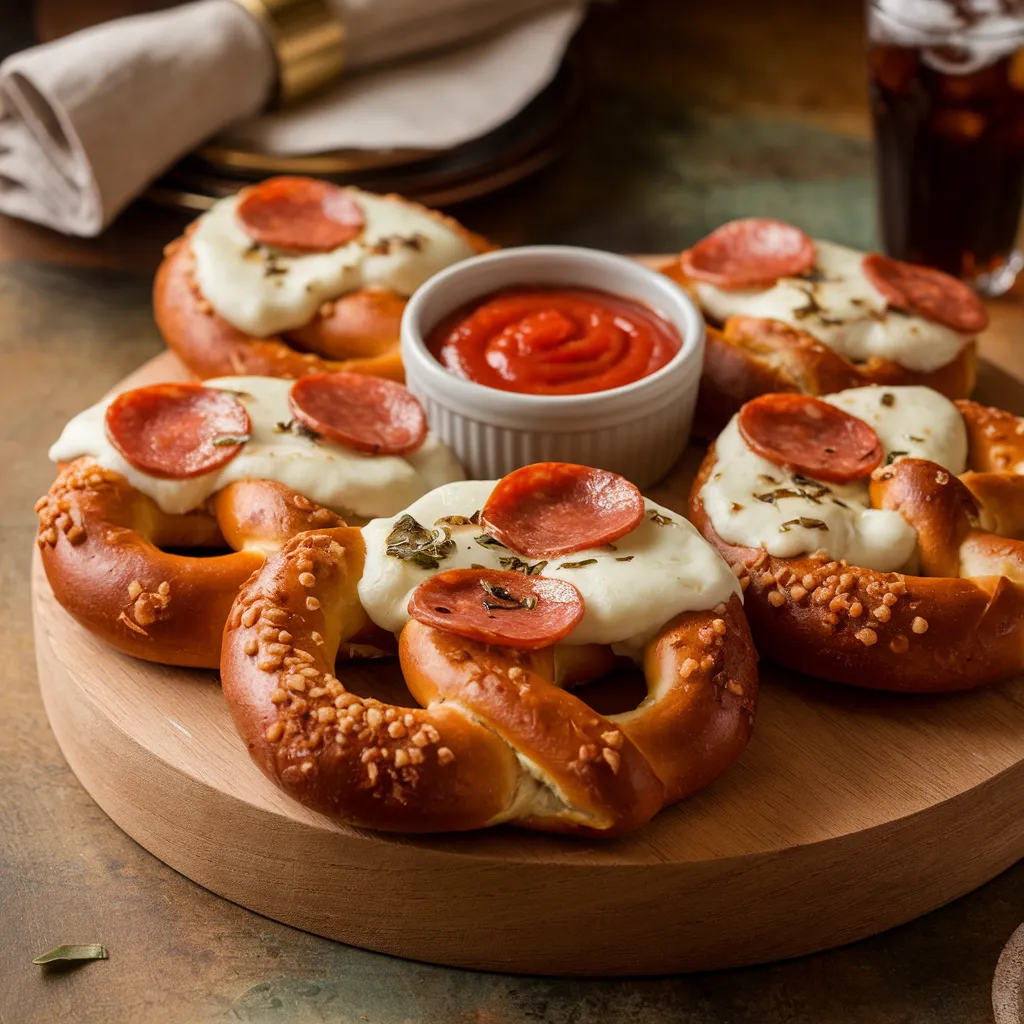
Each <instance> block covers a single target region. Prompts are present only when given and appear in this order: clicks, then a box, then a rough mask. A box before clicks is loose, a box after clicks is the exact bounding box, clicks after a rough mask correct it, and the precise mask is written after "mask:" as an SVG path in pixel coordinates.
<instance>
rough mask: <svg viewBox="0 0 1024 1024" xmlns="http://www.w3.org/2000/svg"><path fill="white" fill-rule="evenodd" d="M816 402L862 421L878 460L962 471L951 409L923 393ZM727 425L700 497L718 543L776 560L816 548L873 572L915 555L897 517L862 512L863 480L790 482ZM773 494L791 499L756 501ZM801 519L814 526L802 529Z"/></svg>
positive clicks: (862, 391)
mask: <svg viewBox="0 0 1024 1024" xmlns="http://www.w3.org/2000/svg"><path fill="white" fill-rule="evenodd" d="M886 396H889V397H888V398H887V397H886ZM824 399H825V401H826V402H831V403H832V405H836V406H838V407H839V408H840V409H845V410H846V411H847V412H849V413H852V414H853V415H854V416H857V417H859V418H860V419H862V420H864V421H865V422H867V423H870V424H871V426H872V427H873V428H874V429H875V431H876V433H877V434H878V437H879V439H880V440H881V442H882V448H883V450H884V452H885V456H886V458H891V459H894V460H895V459H899V458H904V457H907V456H909V457H913V458H920V459H929V460H931V461H932V462H936V463H938V464H939V465H940V466H942V467H944V468H945V469H947V470H949V472H951V473H953V474H959V473H962V472H963V471H964V469H965V468H966V464H967V429H966V427H965V426H964V421H963V417H961V415H960V413H959V412H958V411H957V408H956V406H955V405H953V403H952V402H950V401H949V400H948V399H947V398H943V396H942V395H940V394H939V393H938V392H936V391H932V390H931V389H930V388H922V387H892V388H887V387H868V388H851V389H849V390H848V391H840V392H839V393H838V394H835V395H826V396H824ZM890 400H891V401H890ZM736 419H737V418H736V417H735V416H734V417H733V418H732V420H731V421H730V422H729V425H728V426H727V427H726V428H725V430H723V431H722V433H721V434H720V435H719V437H718V439H717V440H716V441H715V454H716V455H717V457H718V465H717V466H716V468H715V470H714V472H713V473H712V474H711V477H710V478H709V479H708V481H707V482H706V483H705V484H704V486H703V488H702V489H701V492H700V496H701V500H702V501H703V502H704V508H705V510H706V512H707V514H708V516H709V518H710V519H711V524H712V526H714V528H715V532H716V533H717V534H718V535H719V536H720V537H721V538H722V539H723V540H725V541H728V542H729V543H730V544H744V545H748V546H750V547H755V548H756V547H761V546H763V547H764V548H765V550H766V551H768V553H769V554H771V555H775V556H776V557H778V558H793V557H795V556H797V555H803V554H808V553H809V552H812V551H818V550H823V551H827V552H828V554H829V556H830V557H831V558H837V559H838V558H845V559H846V560H847V561H849V562H850V563H851V564H853V565H861V566H865V567H866V568H869V569H877V570H879V571H881V572H890V571H893V570H895V569H899V568H900V567H901V566H904V565H905V564H906V563H907V562H908V561H909V560H910V559H911V557H912V556H913V554H914V551H915V549H916V547H917V533H916V531H915V530H914V528H913V527H912V526H910V524H909V523H907V522H906V521H905V520H904V519H903V517H902V516H901V515H900V514H899V513H898V512H893V511H886V510H883V509H873V508H871V507H870V498H869V495H868V480H866V479H865V480H857V481H853V482H851V483H845V484H817V483H814V482H811V483H808V482H807V481H805V480H794V477H793V474H791V473H788V472H786V471H785V470H783V469H780V468H779V467H778V466H776V465H775V464H774V463H772V462H769V461H768V460H767V459H763V458H762V457H761V456H760V455H757V454H755V453H754V452H753V451H751V450H750V448H749V447H747V443H746V441H744V440H743V437H742V436H741V434H740V432H739V428H738V427H737V425H736ZM822 488H827V491H825V492H822ZM780 490H784V491H788V492H794V491H795V492H800V493H799V494H798V495H796V496H784V495H779V494H776V496H775V499H774V501H765V500H761V499H760V498H758V495H771V494H773V492H778V491H780ZM808 495H810V496H808ZM801 517H803V518H804V519H805V520H813V521H815V522H816V523H820V524H823V525H822V526H817V525H815V526H807V525H801V524H800V523H799V522H798V520H799V519H800V518H801Z"/></svg>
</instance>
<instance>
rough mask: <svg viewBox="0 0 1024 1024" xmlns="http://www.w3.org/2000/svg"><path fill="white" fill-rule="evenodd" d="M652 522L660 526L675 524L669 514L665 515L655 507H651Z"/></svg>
mask: <svg viewBox="0 0 1024 1024" xmlns="http://www.w3.org/2000/svg"><path fill="white" fill-rule="evenodd" d="M650 519H651V522H652V523H656V524H657V525H658V526H672V525H674V524H673V522H672V520H671V519H670V518H669V517H668V516H663V515H662V514H661V513H660V512H658V511H656V510H655V509H653V508H652V509H651V516H650Z"/></svg>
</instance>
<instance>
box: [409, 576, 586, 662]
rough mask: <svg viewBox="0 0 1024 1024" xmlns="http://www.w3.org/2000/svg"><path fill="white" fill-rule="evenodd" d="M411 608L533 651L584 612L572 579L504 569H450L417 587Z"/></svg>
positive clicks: (457, 630)
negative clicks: (559, 578)
mask: <svg viewBox="0 0 1024 1024" xmlns="http://www.w3.org/2000/svg"><path fill="white" fill-rule="evenodd" d="M409 614H410V615H411V616H412V617H413V618H414V619H417V620H418V621H419V622H422V623H425V624H426V625H428V626H433V627H434V628H435V629H443V630H446V631H447V632H449V633H454V634H455V635H456V636H462V637H465V638H466V639H467V640H478V641H480V642H481V643H485V644H494V645H496V646H499V647H518V648H520V649H521V650H527V651H532V650H536V649H537V648H538V647H548V646H549V645H551V644H553V643H557V642H558V641H559V640H562V639H564V638H565V637H567V636H568V635H569V634H570V633H571V632H572V631H573V629H574V628H575V626H576V623H577V622H579V621H580V619H581V618H583V597H582V595H581V594H580V592H579V591H578V590H577V589H576V588H575V587H574V586H573V585H572V584H571V583H570V582H569V581H568V580H555V579H550V578H549V577H547V576H524V575H523V574H522V573H520V572H505V571H504V570H501V569H449V570H448V571H447V572H439V573H438V574H437V575H436V576H431V577H430V579H428V580H425V581H424V582H423V583H421V584H420V585H419V586H418V587H417V588H416V589H415V590H414V591H413V592H412V597H410V598H409Z"/></svg>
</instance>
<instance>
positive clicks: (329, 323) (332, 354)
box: [153, 178, 495, 382]
mask: <svg viewBox="0 0 1024 1024" xmlns="http://www.w3.org/2000/svg"><path fill="white" fill-rule="evenodd" d="M280 183H292V187H295V188H299V187H301V188H302V189H309V188H311V187H313V186H326V184H327V183H324V182H316V181H314V180H313V179H301V178H285V179H280V178H277V179H270V180H268V181H265V182H262V183H261V184H260V185H258V186H254V187H252V188H250V189H246V190H244V191H243V193H242V201H241V203H240V204H239V208H240V209H242V208H243V207H244V205H245V204H246V202H247V201H248V200H249V199H251V197H253V196H254V195H256V194H257V193H260V194H262V192H265V191H266V190H267V189H272V188H274V187H275V186H277V185H279V184H280ZM295 183H297V184H295ZM330 188H332V189H334V190H335V191H336V192H339V193H341V195H342V197H344V196H346V195H347V193H346V192H345V191H344V190H342V189H338V188H337V187H336V186H330ZM385 198H386V199H387V200H388V201H389V202H393V203H402V204H406V205H408V206H410V207H414V208H416V209H417V210H420V211H423V212H426V213H428V214H429V215H430V216H431V217H433V218H435V219H437V220H438V221H440V222H442V223H444V224H445V225H446V226H447V227H449V228H450V229H451V230H452V231H454V232H456V233H457V234H458V235H460V236H461V237H462V238H463V239H464V240H465V242H466V243H467V244H468V245H469V246H470V247H471V248H472V249H473V250H474V252H477V253H483V252H488V251H490V250H491V249H494V248H495V246H493V245H492V244H491V243H489V242H487V241H486V240H485V239H483V238H482V237H481V236H480V235H477V234H474V233H473V232H471V231H468V230H467V229H466V228H464V227H462V226H461V225H460V224H459V223H458V222H457V221H455V220H453V219H451V218H449V217H445V216H444V215H443V214H440V213H437V212H436V211H434V210H429V209H427V208H426V207H421V206H420V205H419V204H416V203H410V202H409V201H408V200H406V199H403V198H402V197H400V196H386V197H385ZM309 218H310V212H309V209H308V208H307V207H303V206H297V207H295V208H293V209H290V210H289V209H287V208H286V209H284V210H281V211H279V212H278V213H277V214H276V218H275V219H274V220H273V221H272V222H268V224H267V225H266V228H265V231H264V232H263V233H259V234H258V235H257V237H259V238H262V239H263V240H264V242H266V243H267V244H275V243H277V244H281V245H282V246H283V247H285V248H287V247H288V246H289V245H291V246H293V247H294V245H295V242H296V238H301V237H303V235H304V234H305V236H306V237H308V238H309V239H310V241H311V242H316V241H317V239H318V235H317V230H318V228H319V229H322V228H323V218H320V221H319V222H318V221H315V220H314V221H312V222H310V219H309ZM194 230H195V224H193V225H191V226H190V227H189V228H188V229H187V230H186V231H185V234H184V235H183V236H182V237H181V238H179V239H176V240H175V241H173V242H171V243H170V244H169V245H168V246H167V247H166V248H165V250H164V260H163V262H162V263H161V264H160V268H159V269H158V271H157V275H156V280H155V282H154V287H153V309H154V315H155V318H156V322H157V326H158V327H159V329H160V332H161V333H162V334H163V337H164V340H165V341H166V342H167V345H168V346H169V347H170V348H171V350H172V351H173V352H174V353H175V354H176V355H177V356H178V357H179V358H180V359H181V361H182V362H183V363H184V364H185V365H186V366H187V367H188V369H189V370H191V371H192V372H193V373H194V374H196V375H197V376H198V377H200V378H203V379H206V378H209V377H221V376H228V375H231V374H234V375H254V376H264V377H287V378H298V377H303V376H306V375H307V374H311V373H329V372H334V371H338V370H343V371H348V372H352V373H364V374H369V375H371V376H379V377H387V378H390V379H391V380H396V381H399V382H401V381H403V380H404V379H405V372H404V370H403V368H402V362H401V358H400V356H399V350H398V339H399V327H400V325H401V320H402V312H403V310H404V309H405V303H406V299H405V298H404V297H403V296H401V295H399V294H398V293H397V292H395V291H392V290H391V289H387V288H361V289H359V290H357V291H353V292H349V293H347V294H345V295H341V296H339V297H338V298H337V299H335V300H333V301H331V302H326V303H324V304H323V305H322V306H321V307H320V309H319V311H318V312H317V314H316V315H315V316H314V317H313V318H312V320H310V321H309V322H308V323H307V324H305V325H303V326H301V327H298V328H296V329H294V330H290V331H285V332H283V333H281V334H279V335H274V336H271V337H267V338H261V337H255V336H252V335H250V334H248V333H246V332H245V331H243V330H240V329H239V328H237V327H235V326H233V325H232V324H230V323H229V322H228V321H227V320H225V319H224V318H223V317H222V316H220V315H219V314H218V313H217V312H216V311H215V310H214V308H213V306H212V305H211V304H210V302H209V301H208V300H207V299H206V298H205V297H204V296H203V294H202V292H201V289H200V287H199V285H198V283H197V281H196V275H195V257H194V255H193V252H192V247H191V242H190V239H191V236H192V234H193V232H194ZM251 230H252V227H250V231H251ZM319 237H321V238H322V236H319ZM344 239H345V236H343V235H335V236H333V237H332V236H330V235H328V237H327V242H328V243H338V244H342V241H343V240H344ZM328 247H330V246H328ZM312 251H318V250H317V246H316V245H314V246H313V250H312Z"/></svg>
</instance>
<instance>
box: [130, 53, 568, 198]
mask: <svg viewBox="0 0 1024 1024" xmlns="http://www.w3.org/2000/svg"><path fill="white" fill-rule="evenodd" d="M582 98H583V76H582V72H581V68H580V64H579V61H578V60H576V59H574V58H571V57H570V58H567V59H566V60H565V61H564V62H563V64H562V67H561V69H560V70H559V72H558V74H557V75H556V76H555V78H554V79H553V80H552V81H551V83H550V84H549V85H548V86H547V88H545V89H544V90H543V91H542V92H541V93H539V94H538V95H537V96H536V97H535V98H534V99H533V100H532V101H531V102H530V103H529V104H528V105H527V106H526V107H524V108H523V110H521V111H520V112H519V113H518V114H517V115H516V116H515V117H514V118H512V120H511V121H507V122H506V123H505V124H503V125H501V126H500V127H499V128H496V129H495V130H494V131H492V132H488V133H487V134H486V135H483V136H481V137H480V138H478V139H473V140H472V141H470V142H467V143H464V144H463V145H461V146H456V147H455V148H454V149H447V150H425V149H390V150H335V151H333V152H327V153H314V154H310V155H307V156H281V155H275V154H272V153H261V152H256V151H254V150H242V149H232V148H229V147H226V146H219V145H209V146H204V147H203V148H202V149H200V150H198V151H197V152H195V153H194V154H191V155H190V156H188V157H186V158H185V159H184V160H182V161H181V162H180V163H178V164H176V165H175V166H174V167H172V168H171V169H170V170H169V171H168V172H167V173H166V174H165V175H164V176H163V177H162V178H160V179H159V180H158V181H157V182H156V183H155V184H154V185H153V186H152V187H151V188H150V189H149V191H148V192H147V193H146V195H147V198H149V199H151V200H154V201H156V202H159V203H163V204H166V205H173V206H183V207H187V208H189V209H195V210H205V209H208V208H209V207H210V206H212V205H213V203H214V202H215V201H216V200H217V199H219V198H221V197H223V196H225V195H229V194H231V193H232V192H236V191H237V190H238V189H240V188H242V187H243V186H244V185H247V184H248V183H249V182H251V181H256V180H259V179H262V178H266V177H268V176H270V175H275V174H306V175H311V176H313V177H320V178H326V179H328V180H329V181H334V182H337V183H338V184H342V185H358V186H359V187H360V188H365V189H368V190H369V191H372V192H385V193H386V192H399V193H401V194H402V195H404V196H407V197H408V198H410V199H415V200H418V201H419V202H422V203H426V204H427V205H429V206H450V205H452V204H453V203H459V202H463V201H465V200H467V199H475V198H476V197H478V196H481V195H485V194H487V193H489V192H494V191H496V190H497V189H500V188H504V187H505V186H506V185H511V184H512V183H513V182H516V181H519V180H520V179H522V178H525V177H526V176H527V175H529V174H532V173H533V172H534V171H537V170H539V169H540V168H541V167H544V166H546V165H547V164H549V163H550V162H551V161H552V160H553V159H554V158H555V157H556V156H558V155H559V153H561V152H562V150H563V149H564V148H565V146H566V145H567V143H568V142H569V140H570V139H571V138H572V134H571V132H570V131H569V130H568V127H569V125H570V123H571V122H572V121H573V120H574V118H575V116H576V114H577V113H578V112H579V110H580V107H581V105H582Z"/></svg>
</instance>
